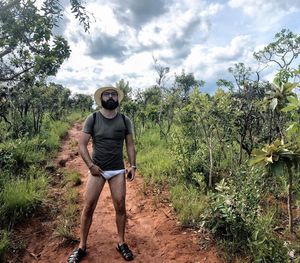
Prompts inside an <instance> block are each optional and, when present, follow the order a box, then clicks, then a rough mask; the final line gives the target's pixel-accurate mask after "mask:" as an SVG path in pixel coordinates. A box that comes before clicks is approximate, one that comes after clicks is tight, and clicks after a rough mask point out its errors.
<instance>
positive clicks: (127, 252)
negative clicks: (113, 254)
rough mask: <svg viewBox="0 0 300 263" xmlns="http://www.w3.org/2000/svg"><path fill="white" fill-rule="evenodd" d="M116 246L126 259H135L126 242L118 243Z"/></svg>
mask: <svg viewBox="0 0 300 263" xmlns="http://www.w3.org/2000/svg"><path fill="white" fill-rule="evenodd" d="M116 248H117V250H118V251H119V252H120V254H121V255H122V257H123V258H124V259H125V260H127V261H131V260H133V254H132V251H131V250H130V249H129V247H128V246H127V244H126V243H124V244H123V245H119V244H118V246H117V247H116Z"/></svg>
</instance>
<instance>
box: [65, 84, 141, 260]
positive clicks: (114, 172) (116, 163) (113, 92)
mask: <svg viewBox="0 0 300 263" xmlns="http://www.w3.org/2000/svg"><path fill="white" fill-rule="evenodd" d="M123 98H124V94H123V92H122V91H121V90H120V89H119V88H116V87H113V86H110V85H109V86H105V87H101V88H99V89H97V90H96V92H95V94H94V99H95V101H96V103H97V104H98V105H99V106H100V107H101V109H100V111H98V112H96V113H93V114H91V115H89V116H88V117H87V119H86V121H85V123H84V127H83V131H82V133H81V136H80V139H79V151H80V154H81V157H82V159H83V160H84V162H85V163H86V165H87V167H88V169H89V175H88V181H87V185H86V191H85V201H84V208H83V211H82V215H81V229H80V244H79V247H78V248H77V249H76V250H74V251H73V253H72V254H71V255H70V256H69V258H68V263H73V262H79V261H80V259H82V258H83V257H84V256H85V255H86V248H87V237H88V233H89V229H90V226H91V224H92V217H93V213H94V210H95V208H96V205H97V202H98V199H99V196H100V194H101V191H102V189H103V186H104V184H105V182H106V181H108V184H109V188H110V192H111V196H112V200H113V204H114V207H115V211H116V224H117V230H118V236H119V240H118V244H117V247H116V248H117V250H118V251H119V252H120V254H121V255H122V256H123V258H124V259H125V260H127V261H129V260H133V254H132V251H131V250H130V249H129V248H128V245H127V244H126V243H125V239H124V235H125V223H126V209H125V195H126V182H125V167H124V161H123V143H124V140H125V142H126V149H127V154H128V159H129V163H130V172H129V173H128V176H127V180H128V181H132V180H133V179H134V176H135V169H136V162H135V161H136V160H135V147H134V141H133V132H132V125H131V121H130V120H129V118H127V117H126V116H124V115H123V114H120V113H119V112H118V111H117V109H118V106H119V104H120V102H121V100H122V99H123ZM91 138H93V154H92V157H91V156H90V154H89V152H88V149H87V145H88V142H89V140H90V139H91ZM129 175H130V176H129Z"/></svg>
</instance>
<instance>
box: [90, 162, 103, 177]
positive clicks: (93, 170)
mask: <svg viewBox="0 0 300 263" xmlns="http://www.w3.org/2000/svg"><path fill="white" fill-rule="evenodd" d="M90 172H91V174H92V175H93V176H100V175H101V174H102V173H103V171H102V170H101V168H100V167H99V166H98V165H96V164H93V165H92V167H90Z"/></svg>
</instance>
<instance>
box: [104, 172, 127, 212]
mask: <svg viewBox="0 0 300 263" xmlns="http://www.w3.org/2000/svg"><path fill="white" fill-rule="evenodd" d="M108 184H109V188H110V192H111V196H112V199H113V203H114V206H115V208H116V206H117V205H120V204H122V203H124V204H125V195H126V182H125V175H124V173H120V174H118V175H115V176H114V177H113V178H111V179H110V180H109V181H108Z"/></svg>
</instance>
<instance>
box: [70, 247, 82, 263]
mask: <svg viewBox="0 0 300 263" xmlns="http://www.w3.org/2000/svg"><path fill="white" fill-rule="evenodd" d="M85 255H86V250H83V249H81V248H78V249H76V250H74V251H73V253H72V254H71V255H70V256H69V257H68V263H78V262H79V261H80V260H81V259H82V258H83V257H84V256H85Z"/></svg>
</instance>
